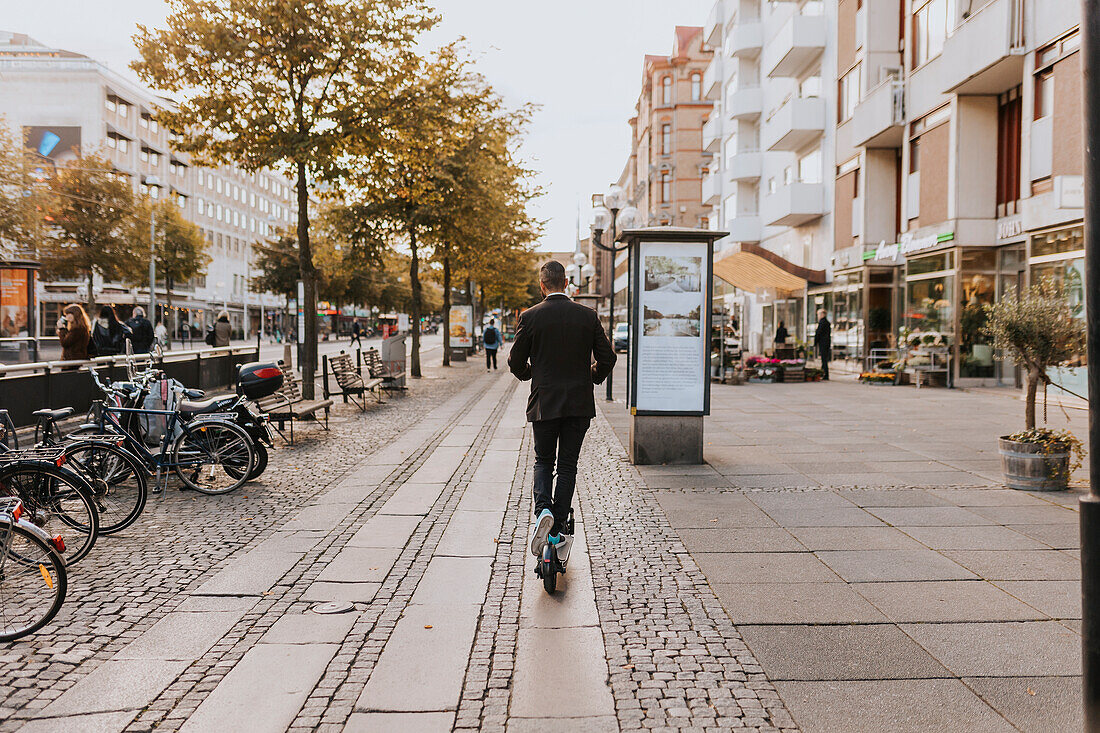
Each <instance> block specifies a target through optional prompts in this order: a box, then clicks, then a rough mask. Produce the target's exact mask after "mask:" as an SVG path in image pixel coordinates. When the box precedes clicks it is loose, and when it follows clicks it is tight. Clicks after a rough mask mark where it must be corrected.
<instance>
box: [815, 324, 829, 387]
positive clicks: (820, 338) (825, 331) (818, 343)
mask: <svg viewBox="0 0 1100 733" xmlns="http://www.w3.org/2000/svg"><path fill="white" fill-rule="evenodd" d="M814 349H815V350H816V351H817V353H818V356H819V357H820V358H821V378H822V379H823V380H828V379H829V357H831V356H832V352H833V324H831V323H829V319H828V318H826V317H825V309H824V308H821V309H819V310H818V311H817V331H815V332H814Z"/></svg>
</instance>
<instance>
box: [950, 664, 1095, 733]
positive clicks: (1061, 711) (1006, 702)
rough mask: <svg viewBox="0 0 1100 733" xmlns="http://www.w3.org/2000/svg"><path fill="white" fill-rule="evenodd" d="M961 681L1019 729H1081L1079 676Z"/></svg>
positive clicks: (1045, 732)
mask: <svg viewBox="0 0 1100 733" xmlns="http://www.w3.org/2000/svg"><path fill="white" fill-rule="evenodd" d="M963 681H964V682H966V684H967V686H969V687H970V689H972V690H974V692H976V693H978V695H980V696H981V697H982V699H983V700H985V701H986V702H987V703H988V704H989V705H991V706H993V708H994V709H995V710H997V712H999V713H1000V714H1001V715H1003V716H1004V717H1005V718H1007V719H1008V721H1009V722H1010V723H1012V724H1013V725H1015V726H1016V727H1018V728H1019V729H1020V730H1023V731H1029V733H1064V732H1065V731H1076V730H1083V729H1084V712H1083V710H1082V706H1081V678H1080V677H968V678H966V679H964V680H963Z"/></svg>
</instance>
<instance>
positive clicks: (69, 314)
mask: <svg viewBox="0 0 1100 733" xmlns="http://www.w3.org/2000/svg"><path fill="white" fill-rule="evenodd" d="M57 339H58V340H59V341H60V342H61V359H62V361H84V360H86V359H88V358H89V357H90V356H95V345H94V344H93V343H92V326H91V324H90V323H89V322H88V314H87V313H85V312H84V309H83V308H82V307H81V306H80V305H78V304H77V303H70V304H69V305H67V306H65V308H64V309H63V310H62V311H61V317H60V318H58V319H57Z"/></svg>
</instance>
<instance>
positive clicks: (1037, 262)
mask: <svg viewBox="0 0 1100 733" xmlns="http://www.w3.org/2000/svg"><path fill="white" fill-rule="evenodd" d="M1028 239H1029V245H1030V251H1029V253H1028V259H1027V264H1028V278H1029V283H1030V284H1031V285H1038V284H1039V283H1040V282H1042V281H1043V280H1044V279H1048V278H1049V279H1050V280H1052V281H1053V282H1054V284H1055V285H1057V286H1058V287H1059V288H1061V289H1062V290H1063V292H1064V293H1065V296H1066V298H1067V299H1068V300H1069V304H1070V307H1071V309H1072V310H1073V314H1074V315H1075V316H1076V317H1077V318H1080V319H1081V320H1084V319H1085V234H1084V227H1083V226H1082V225H1081V224H1075V225H1073V226H1068V227H1065V226H1064V227H1060V228H1056V229H1049V230H1045V231H1039V232H1032V233H1031V235H1030V237H1029V238H1028ZM1087 366H1088V362H1087V360H1086V355H1085V354H1080V355H1078V356H1077V357H1076V358H1075V359H1073V360H1072V361H1071V363H1070V367H1067V368H1061V369H1055V370H1052V372H1051V374H1050V377H1051V379H1052V380H1054V383H1055V384H1058V385H1062V386H1064V387H1065V388H1066V389H1068V390H1071V391H1073V392H1076V393H1077V394H1081V395H1083V394H1085V393H1086V391H1087V390H1088V386H1087V378H1088V369H1087V368H1085V367H1087Z"/></svg>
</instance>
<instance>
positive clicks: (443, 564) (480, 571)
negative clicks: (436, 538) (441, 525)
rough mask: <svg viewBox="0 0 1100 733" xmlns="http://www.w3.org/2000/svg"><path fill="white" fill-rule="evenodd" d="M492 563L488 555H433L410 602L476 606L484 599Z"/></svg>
mask: <svg viewBox="0 0 1100 733" xmlns="http://www.w3.org/2000/svg"><path fill="white" fill-rule="evenodd" d="M444 537H446V534H444ZM492 565H493V559H492V558H491V557H445V556H440V555H436V556H435V557H433V558H432V559H431V561H429V562H428V568H427V569H426V570H425V571H424V577H422V578H421V579H420V582H419V583H418V584H417V586H416V592H415V593H414V594H413V597H412V601H411V602H412V603H419V604H429V605H440V606H445V605H448V604H454V605H456V606H457V605H470V604H472V605H476V606H480V605H481V603H482V602H483V601H484V600H485V589H486V587H488V585H489V572H490V570H491V569H492Z"/></svg>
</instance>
